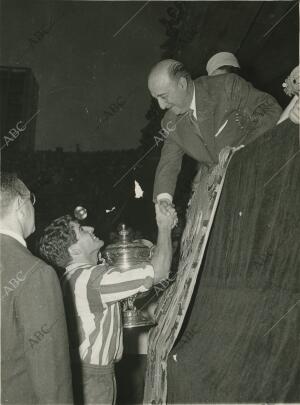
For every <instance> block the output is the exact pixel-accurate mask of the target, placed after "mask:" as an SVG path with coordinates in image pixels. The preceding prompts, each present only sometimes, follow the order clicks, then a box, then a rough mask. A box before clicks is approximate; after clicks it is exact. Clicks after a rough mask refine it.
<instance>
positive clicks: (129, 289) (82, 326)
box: [40, 206, 176, 404]
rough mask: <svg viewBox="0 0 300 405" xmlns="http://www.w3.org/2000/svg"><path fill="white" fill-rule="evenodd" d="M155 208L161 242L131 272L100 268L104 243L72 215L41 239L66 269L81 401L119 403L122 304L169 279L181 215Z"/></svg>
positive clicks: (43, 249)
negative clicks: (117, 379)
mask: <svg viewBox="0 0 300 405" xmlns="http://www.w3.org/2000/svg"><path fill="white" fill-rule="evenodd" d="M155 208H156V220H157V226H158V240H157V246H156V249H155V253H154V255H153V256H152V258H151V262H150V263H144V264H141V265H138V266H133V267H132V268H130V269H128V270H126V271H124V270H122V271H121V270H120V269H118V268H117V267H111V266H108V265H107V264H97V263H98V253H99V250H100V248H101V247H102V246H103V244H104V243H103V241H102V240H99V239H98V238H97V237H96V236H95V235H94V233H93V232H94V228H92V227H87V226H81V225H80V224H79V223H78V222H77V221H76V220H74V219H73V218H72V217H71V216H69V215H65V216H63V217H61V218H58V219H56V220H54V221H53V222H52V223H51V224H50V226H48V227H47V228H46V229H45V231H44V234H43V236H42V238H41V240H40V252H41V255H42V257H43V258H44V259H46V260H47V261H48V262H50V263H52V264H53V265H56V266H60V267H64V268H66V272H65V274H64V277H63V289H64V293H65V294H64V296H65V298H66V300H65V301H66V312H67V318H68V321H69V332H70V340H71V341H70V346H71V357H72V360H73V372H74V374H73V379H74V381H73V383H74V397H75V398H74V399H75V403H76V400H77V401H78V403H82V401H83V403H84V404H92V403H93V404H96V403H97V404H114V403H115V399H116V383H115V376H114V363H115V362H117V361H118V360H120V359H121V357H122V352H123V335H122V324H121V313H120V307H119V301H121V300H123V299H124V298H127V297H130V296H132V295H135V294H136V293H138V292H144V291H147V290H148V289H150V288H151V287H152V286H153V285H154V284H156V283H159V282H160V281H162V280H163V279H165V278H167V277H168V273H169V269H170V264H171V260H172V247H171V230H172V228H173V226H174V224H175V223H176V213H175V210H174V209H173V210H172V211H170V213H169V214H168V215H165V214H163V213H161V212H160V210H158V208H157V206H156V207H155ZM81 395H83V398H80V396H81Z"/></svg>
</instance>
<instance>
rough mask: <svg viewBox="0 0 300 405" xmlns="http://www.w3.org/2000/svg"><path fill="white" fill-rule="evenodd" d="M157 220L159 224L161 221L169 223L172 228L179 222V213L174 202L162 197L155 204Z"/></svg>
mask: <svg viewBox="0 0 300 405" xmlns="http://www.w3.org/2000/svg"><path fill="white" fill-rule="evenodd" d="M155 211H156V220H157V224H158V226H159V225H160V224H161V223H164V224H168V225H169V226H170V227H171V229H173V228H174V226H176V225H177V223H178V218H177V213H176V210H175V208H174V204H172V203H171V201H170V200H168V199H161V200H159V201H158V202H157V204H155Z"/></svg>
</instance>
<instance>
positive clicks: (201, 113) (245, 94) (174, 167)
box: [153, 73, 281, 201]
mask: <svg viewBox="0 0 300 405" xmlns="http://www.w3.org/2000/svg"><path fill="white" fill-rule="evenodd" d="M194 84H195V97H196V110H197V125H198V129H197V128H195V126H194V125H193V124H192V123H191V121H190V119H189V118H188V116H187V115H185V116H183V115H182V116H176V115H175V114H174V113H172V112H171V111H167V112H166V114H165V116H164V118H163V120H162V128H164V138H165V141H164V145H163V148H162V151H161V158H160V161H159V164H158V167H157V169H156V175H155V182H154V195H153V199H154V201H155V200H156V196H157V195H158V194H160V193H169V194H171V195H173V194H174V191H175V187H176V181H177V176H178V173H179V172H180V169H181V162H182V157H183V155H184V154H185V153H186V154H187V155H189V156H191V157H192V158H194V159H195V160H197V161H198V162H201V163H207V164H215V163H217V162H218V155H219V152H220V151H221V150H222V149H223V148H224V147H225V146H238V145H239V144H244V145H245V144H247V143H249V142H251V141H253V140H254V139H255V138H256V137H258V136H260V135H262V134H263V133H264V132H265V131H267V130H268V129H270V128H272V127H273V126H274V125H275V124H276V123H277V121H278V119H279V117H280V114H281V107H280V106H279V105H278V103H277V101H276V100H275V99H274V98H273V97H272V96H270V95H269V94H267V93H263V92H261V91H259V90H257V89H255V88H254V87H253V86H252V85H251V84H250V83H248V82H246V81H245V80H244V79H242V78H241V77H240V76H237V75H235V74H233V73H230V74H224V75H219V76H203V77H200V78H198V79H196V80H195V81H194ZM224 123H226V125H225V127H224V128H223V130H222V131H221V132H220V133H219V134H218V135H217V136H216V134H217V133H218V130H219V129H220V128H221V127H222V125H223V124H224ZM197 125H196V126H197ZM199 133H200V135H199ZM201 137H202V139H201ZM204 144H206V145H207V146H205V145H204Z"/></svg>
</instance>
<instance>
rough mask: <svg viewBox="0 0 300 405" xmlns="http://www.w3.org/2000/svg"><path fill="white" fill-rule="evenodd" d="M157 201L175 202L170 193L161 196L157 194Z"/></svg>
mask: <svg viewBox="0 0 300 405" xmlns="http://www.w3.org/2000/svg"><path fill="white" fill-rule="evenodd" d="M156 200H157V201H160V200H169V201H170V202H172V201H173V197H172V196H171V194H169V193H160V194H157V197H156Z"/></svg>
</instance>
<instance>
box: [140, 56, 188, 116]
mask: <svg viewBox="0 0 300 405" xmlns="http://www.w3.org/2000/svg"><path fill="white" fill-rule="evenodd" d="M191 84H192V80H191V76H190V74H189V73H188V72H187V70H186V69H185V67H184V66H183V64H182V63H181V62H178V61H176V60H174V59H165V60H162V61H161V62H158V63H157V64H156V65H155V66H154V67H153V68H152V69H151V71H150V74H149V77H148V88H149V91H150V93H151V95H152V96H153V97H154V98H156V99H157V101H158V103H159V106H160V108H162V109H171V110H173V112H174V113H175V114H181V113H183V112H185V111H187V109H188V106H189V105H188V106H187V103H188V102H190V100H189V99H190V98H191V97H190V92H191V87H192V86H191Z"/></svg>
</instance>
